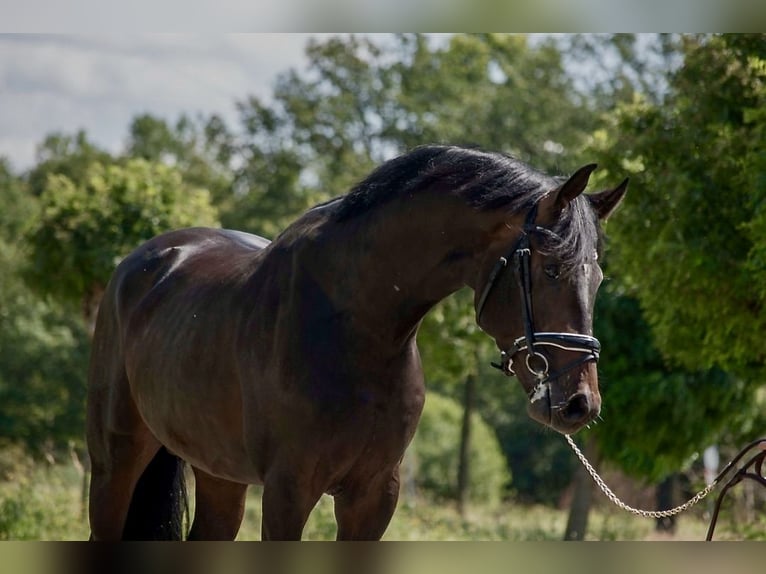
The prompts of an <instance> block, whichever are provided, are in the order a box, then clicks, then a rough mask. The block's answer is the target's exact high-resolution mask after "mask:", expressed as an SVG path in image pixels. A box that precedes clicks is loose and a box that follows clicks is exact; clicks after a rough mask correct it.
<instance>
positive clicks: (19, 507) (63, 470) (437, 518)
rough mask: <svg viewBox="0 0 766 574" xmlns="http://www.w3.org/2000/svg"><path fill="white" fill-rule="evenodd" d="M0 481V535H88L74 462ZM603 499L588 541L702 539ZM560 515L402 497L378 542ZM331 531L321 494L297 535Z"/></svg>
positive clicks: (496, 534)
mask: <svg viewBox="0 0 766 574" xmlns="http://www.w3.org/2000/svg"><path fill="white" fill-rule="evenodd" d="M5 478H6V481H5V482H2V483H0V540H84V539H87V537H88V526H87V522H86V520H85V519H84V517H83V514H82V511H83V508H82V503H81V488H82V478H81V474H80V473H79V472H78V470H77V469H76V468H75V467H74V466H73V465H71V464H69V465H64V464H59V465H52V466H51V465H47V466H42V465H40V464H37V465H34V466H30V465H19V468H18V469H16V470H15V471H14V472H13V473H6V477H5ZM259 494H260V491H259V488H258V487H252V488H251V489H250V493H249V499H248V504H247V509H246V512H245V519H244V522H243V524H242V529H241V530H240V534H239V540H258V539H259V536H260V500H259ZM599 496H600V495H599ZM606 504H607V503H606V501H605V500H603V499H599V500H598V503H597V505H596V506H597V508H595V509H594V510H593V511H592V512H591V516H590V522H589V528H588V533H587V537H586V539H587V540H609V541H613V540H657V539H662V540H704V538H705V534H706V532H707V519H706V518H705V517H704V516H703V515H702V513H701V512H702V511H701V510H695V511H694V512H689V513H687V514H685V515H683V516H682V517H681V518H680V520H679V522H678V528H677V532H676V533H675V534H674V535H673V536H670V535H661V534H658V533H656V532H655V531H654V522H653V521H652V520H648V519H643V518H639V517H635V516H632V515H629V514H626V513H622V512H619V511H618V510H616V509H612V508H608V507H607V506H606ZM701 506H704V503H703V505H701ZM566 520H567V510H566V509H561V510H560V509H554V508H549V507H544V506H525V505H520V504H514V503H511V502H504V503H502V504H498V505H494V506H492V507H483V506H474V507H471V508H470V510H469V512H468V513H467V516H466V517H465V518H461V517H460V516H459V514H458V513H457V511H456V510H455V507H454V504H453V503H451V502H443V503H437V502H434V501H429V500H427V499H425V498H421V497H417V498H410V499H407V498H403V499H402V500H401V501H400V505H399V508H398V509H397V512H396V514H395V515H394V519H393V520H392V522H391V525H390V527H389V529H388V531H387V532H386V535H385V537H384V539H385V540H402V541H412V540H431V541H445V540H472V541H477V540H506V541H546V540H560V539H561V537H562V535H563V532H564V527H565V524H566ZM334 535H335V523H334V518H333V510H332V499H331V498H330V497H328V496H325V497H323V498H322V499H321V500H320V502H319V504H318V505H317V507H316V508H315V510H314V512H313V513H312V515H311V518H310V519H309V522H308V524H307V526H306V529H305V532H304V539H307V540H332V539H333V538H334ZM715 538H716V540H741V539H760V540H764V539H766V517H764V516H760V517H758V516H755V517H753V516H749V517H747V521H745V520H743V519H742V517H741V516H740V515H738V513H737V512H736V511H735V510H732V509H729V508H726V507H725V508H724V511H723V512H722V517H721V519H720V520H719V525H718V527H717V529H716V536H715Z"/></svg>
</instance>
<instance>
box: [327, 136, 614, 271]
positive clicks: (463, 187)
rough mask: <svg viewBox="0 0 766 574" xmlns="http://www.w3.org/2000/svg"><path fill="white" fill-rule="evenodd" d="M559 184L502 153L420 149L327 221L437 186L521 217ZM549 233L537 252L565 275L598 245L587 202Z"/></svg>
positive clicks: (390, 164) (375, 175)
mask: <svg viewBox="0 0 766 574" xmlns="http://www.w3.org/2000/svg"><path fill="white" fill-rule="evenodd" d="M562 182H563V181H562V179H560V178H555V177H551V176H548V175H545V174H543V173H541V172H539V171H537V170H535V169H533V168H532V167H530V166H529V165H527V164H525V163H524V162H522V161H520V160H517V159H515V158H513V157H511V156H508V155H506V154H503V153H499V152H489V151H483V150H480V149H474V148H464V147H457V146H439V145H429V146H421V147H417V148H415V149H414V150H412V151H411V152H409V153H406V154H404V155H401V156H399V157H396V158H394V159H392V160H389V161H387V162H385V163H383V164H382V165H380V166H379V167H378V168H377V169H375V170H374V171H373V172H372V173H371V174H370V175H369V176H368V177H367V178H365V179H364V180H363V181H361V182H360V183H359V184H357V185H356V186H355V187H354V188H353V189H352V190H351V191H350V192H349V193H348V194H347V195H345V196H343V197H342V198H341V200H340V202H339V203H338V204H337V208H336V209H335V210H334V214H333V218H334V219H335V221H339V222H340V221H346V220H349V219H352V218H354V217H358V216H360V215H362V214H364V213H368V212H371V211H373V210H375V209H376V208H378V207H381V206H382V205H384V204H387V203H389V202H390V201H392V200H394V199H396V198H399V197H406V196H408V195H413V194H415V193H418V192H419V191H421V190H426V189H432V188H434V187H435V186H436V185H437V184H440V183H441V184H442V185H443V186H444V187H445V188H448V189H450V190H452V193H453V194H455V195H457V196H458V197H460V198H462V199H463V200H464V201H465V202H466V204H468V205H469V206H471V207H472V208H474V209H477V210H479V211H490V210H496V209H503V210H506V211H508V212H510V213H522V212H525V211H528V210H529V209H531V208H532V206H533V205H535V204H536V203H537V202H538V201H539V200H540V199H541V198H542V197H543V196H544V195H545V194H546V193H548V192H549V191H551V190H552V189H555V188H557V187H558V186H559V185H561V183H562ZM551 231H552V232H553V233H554V234H555V236H553V237H552V236H550V234H544V235H545V237H544V241H543V242H542V245H539V246H538V249H541V250H543V251H545V252H546V253H548V254H550V255H553V256H556V257H557V258H559V259H560V260H561V262H562V264H563V265H564V267H565V271H566V270H571V269H573V268H574V267H575V266H577V265H580V264H582V263H585V262H588V261H593V258H594V254H595V253H596V252H597V250H598V249H599V247H600V243H601V240H600V231H599V226H598V223H597V219H596V216H595V214H594V213H593V210H592V209H591V207H590V203H589V202H588V200H587V198H585V197H583V196H582V195H581V196H579V197H577V198H576V199H575V200H574V201H573V202H572V203H571V204H570V205H569V206H568V208H567V209H565V210H564V212H563V213H562V214H561V217H560V218H559V221H558V222H557V223H556V224H555V225H554V226H553V227H552V228H551Z"/></svg>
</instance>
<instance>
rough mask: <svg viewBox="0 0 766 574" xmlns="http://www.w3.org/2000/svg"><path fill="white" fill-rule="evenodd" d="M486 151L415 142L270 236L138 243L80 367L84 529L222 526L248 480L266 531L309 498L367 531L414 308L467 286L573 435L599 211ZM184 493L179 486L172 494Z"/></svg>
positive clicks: (409, 422)
mask: <svg viewBox="0 0 766 574" xmlns="http://www.w3.org/2000/svg"><path fill="white" fill-rule="evenodd" d="M594 168H595V165H588V166H585V167H583V168H581V169H580V170H578V171H577V172H575V173H574V175H572V176H571V177H570V178H569V179H566V180H565V179H556V178H552V177H549V176H546V175H544V174H542V173H539V172H538V171H535V170H533V169H532V168H530V167H528V166H527V165H525V164H523V163H521V162H519V161H517V160H514V159H512V158H510V157H508V156H505V155H503V154H499V153H491V152H485V151H480V150H475V149H465V148H459V147H448V146H425V147H421V148H416V149H415V150H413V151H411V152H410V153H408V154H405V155H403V156H400V157H398V158H396V159H393V160H391V161H388V162H386V163H384V164H382V165H381V166H380V167H379V168H378V169H376V170H375V171H374V172H373V173H372V174H370V175H369V177H368V178H367V179H365V180H364V181H362V182H361V183H359V184H358V185H357V186H356V187H355V188H354V189H352V190H351V191H350V192H349V193H348V194H347V195H345V196H342V197H339V198H337V199H335V200H332V201H329V202H327V203H324V204H322V205H319V206H317V207H315V208H313V209H311V210H309V211H307V212H306V213H305V214H304V215H303V216H302V217H300V218H299V219H298V220H297V221H296V222H295V223H293V224H292V225H291V226H289V227H288V228H287V229H286V230H285V231H284V232H283V233H282V234H281V235H280V236H279V237H278V238H277V239H276V240H275V241H274V242H273V243H269V241H267V240H265V239H262V238H260V237H257V236H253V235H248V234H246V233H240V232H236V231H227V230H221V229H202V228H195V229H183V230H179V231H173V232H170V233H167V234H164V235H161V236H158V237H155V238H154V239H152V240H150V241H148V242H147V243H145V244H144V245H142V246H141V247H139V248H138V249H137V250H136V251H134V252H133V253H131V254H130V255H129V256H128V257H127V258H126V259H125V260H124V261H122V263H121V264H120V265H119V266H118V268H117V270H116V271H115V273H114V275H113V277H112V278H111V281H110V282H109V286H108V288H107V290H106V293H105V295H104V298H103V301H102V303H101V307H100V310H99V314H98V320H97V324H96V330H95V336H94V341H93V350H92V357H91V365H90V373H89V383H88V416H87V439H88V446H89V451H90V457H91V461H92V480H91V490H90V525H91V537H92V539H95V540H115V539H155V538H177V537H180V536H181V532H180V528H179V524H180V522H179V514H178V512H179V511H180V508H181V503H182V502H185V494H184V495H183V496H182V488H181V487H182V481H183V474H182V472H181V470H182V468H183V464H184V462H185V463H188V464H189V465H191V467H192V469H193V471H194V475H195V485H196V487H195V506H196V508H195V513H194V518H193V521H192V525H191V530H190V532H189V535H188V538H189V539H233V538H235V536H236V534H237V532H238V529H239V526H240V523H241V520H242V516H243V512H244V502H245V492H246V489H247V485H248V484H262V485H263V499H262V504H263V523H262V536H263V538H264V539H300V537H301V533H302V530H303V527H304V524H305V522H306V519H307V517H308V515H309V513H310V512H311V510H312V508H313V507H314V505H315V504H316V502H317V501H318V499H319V498H320V496H321V495H322V494H323V493H329V494H331V495H333V496H334V499H335V515H336V519H337V525H338V531H337V537H338V539H379V538H380V537H381V536H382V535H383V533H384V531H385V529H386V527H387V526H388V523H389V521H390V519H391V517H392V515H393V512H394V509H395V507H396V503H397V498H398V494H399V463H400V461H401V459H402V455H403V453H404V451H405V448H406V447H407V445H408V444H409V442H410V439H411V438H412V436H413V433H414V432H415V427H416V425H417V424H418V419H419V417H420V413H421V409H422V407H423V400H424V392H425V387H424V381H423V372H422V369H421V364H420V358H419V355H418V349H417V346H416V334H417V331H418V326H419V324H420V322H421V320H422V319H423V316H424V315H425V314H426V313H427V312H428V311H429V309H431V308H432V307H433V306H434V305H435V304H436V303H437V302H439V301H440V300H442V299H444V298H445V297H447V296H448V295H450V294H451V293H453V292H455V291H456V290H458V289H459V288H461V287H462V286H464V285H468V286H470V287H471V288H472V289H473V290H474V292H475V293H476V297H475V309H476V315H477V322H478V324H479V325H480V327H481V328H482V329H483V330H484V331H485V332H487V333H488V334H489V335H491V336H492V337H493V338H494V339H495V341H496V342H497V345H498V347H499V349H500V350H502V351H503V355H502V362H501V365H500V367H501V368H502V369H503V370H504V371H505V372H506V374H516V375H517V377H518V378H519V380H520V382H521V385H522V386H523V387H524V389H525V391H526V392H527V393H528V395H529V398H530V402H529V413H530V415H531V416H532V417H533V418H534V419H536V420H538V421H540V422H541V423H543V424H546V425H549V426H551V427H552V428H554V429H556V430H558V431H560V432H562V433H572V432H575V431H576V430H578V429H579V428H580V427H582V426H583V425H585V424H587V423H588V422H589V421H590V420H592V419H593V418H594V417H595V416H596V415H597V414H598V412H599V409H600V403H601V399H600V395H599V391H598V379H597V373H596V365H595V361H596V359H597V358H598V350H599V347H598V341H597V340H596V339H595V338H594V337H593V336H592V313H593V304H594V298H595V294H596V290H597V289H598V285H599V283H600V281H601V278H602V275H601V270H600V269H599V266H598V263H597V253H598V249H599V244H600V226H599V219H604V218H606V217H607V216H608V215H609V214H610V213H611V212H612V210H613V209H614V208H615V207H616V206H617V204H618V203H619V201H620V200H621V198H622V196H623V194H624V192H625V187H626V183H627V181H626V182H623V183H622V184H621V185H619V186H618V187H616V188H615V189H611V190H607V191H603V192H600V193H595V194H588V195H585V194H583V193H582V192H583V191H584V189H585V187H586V185H587V182H588V178H589V176H590V173H591V172H592V171H593V169H594ZM183 492H184V493H185V491H183Z"/></svg>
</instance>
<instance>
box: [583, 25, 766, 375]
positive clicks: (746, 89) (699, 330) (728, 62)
mask: <svg viewBox="0 0 766 574" xmlns="http://www.w3.org/2000/svg"><path fill="white" fill-rule="evenodd" d="M684 55H685V59H684V64H683V66H682V67H681V68H680V69H679V71H678V72H677V73H676V74H675V75H674V76H673V77H672V78H671V81H670V92H669V93H668V95H667V97H666V99H665V101H664V102H663V103H662V105H653V104H651V103H648V102H646V101H644V100H642V99H641V98H636V99H635V100H634V101H633V102H631V103H629V104H626V105H624V106H622V107H621V108H620V109H619V111H618V113H617V114H616V115H615V116H614V125H613V126H612V127H611V128H610V129H609V130H608V131H603V132H599V133H597V134H596V136H595V141H594V147H595V148H596V149H597V150H598V153H599V155H600V157H601V160H602V165H604V166H605V167H606V168H607V171H608V172H610V173H616V172H618V171H628V172H632V173H633V174H634V176H635V177H634V182H635V183H636V184H637V185H636V187H639V189H637V190H636V192H634V193H633V194H632V196H631V201H629V202H627V203H626V205H625V208H624V210H623V212H622V213H620V216H619V217H620V224H619V225H615V226H614V229H613V230H612V235H613V240H614V241H613V247H614V250H615V253H614V254H613V258H612V263H613V265H614V270H615V272H617V273H619V274H620V275H621V276H622V277H623V279H624V281H625V282H626V284H627V285H628V287H629V288H630V289H632V290H633V292H635V293H636V295H637V296H638V298H639V300H640V302H641V305H642V308H643V310H644V311H645V313H646V316H647V319H648V321H649V323H650V325H651V327H652V330H653V334H654V337H655V338H656V341H657V344H658V348H660V349H662V351H663V353H664V354H665V355H666V356H667V357H669V358H672V359H673V360H675V361H678V362H680V363H682V364H683V365H686V366H688V367H690V368H692V369H695V368H699V367H712V366H714V365H718V366H720V367H722V368H725V369H727V370H733V371H735V372H737V373H739V374H740V375H741V376H743V377H744V378H746V379H750V380H753V379H754V378H755V377H760V376H762V375H763V373H762V371H763V367H764V366H766V354H765V351H764V347H763V344H762V340H763V336H764V332H766V313H764V302H765V301H766V299H765V296H766V287H765V286H766V281H764V279H766V277H765V276H764V269H766V266H764V264H763V262H764V260H766V259H764V253H766V233H764V231H766V210H764V208H763V205H764V202H763V199H764V197H766V185H764V180H765V178H766V176H765V175H764V174H766V161H765V160H764V156H763V147H762V141H763V135H764V126H766V114H764V112H763V109H764V104H765V103H766V83H764V78H765V77H766V37H764V36H763V35H757V36H752V35H743V36H725V35H724V36H703V37H697V36H693V37H686V38H685V44H684ZM700 85H704V86H705V89H704V90H701V89H700Z"/></svg>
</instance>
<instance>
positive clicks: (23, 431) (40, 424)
mask: <svg viewBox="0 0 766 574" xmlns="http://www.w3.org/2000/svg"><path fill="white" fill-rule="evenodd" d="M37 203H38V201H37V199H36V198H35V197H34V195H33V194H32V193H31V192H30V189H29V186H28V185H27V184H26V182H25V181H24V180H23V179H22V178H21V177H18V176H16V175H15V174H13V173H12V172H11V170H10V168H9V167H8V165H7V163H6V162H4V161H3V160H0V206H2V209H0V404H2V409H0V437H2V439H0V446H3V447H4V446H6V445H5V444H2V443H4V442H15V443H21V444H23V445H25V446H26V447H27V448H29V449H30V450H31V451H32V452H34V453H38V454H39V453H41V452H42V451H46V452H50V450H51V449H57V448H62V447H66V446H67V445H68V444H69V442H70V441H72V442H74V443H75V444H77V443H80V442H81V440H82V439H81V435H82V421H83V419H84V394H85V391H84V385H83V384H82V381H83V380H84V373H85V363H86V356H87V337H86V336H85V330H84V329H83V328H82V325H81V324H80V323H78V322H77V321H76V320H74V319H73V318H72V314H71V313H68V312H67V311H66V309H63V308H62V307H61V306H60V305H57V304H56V303H53V302H46V301H42V300H40V299H39V298H37V297H35V296H34V295H33V294H32V293H30V292H29V290H28V289H27V288H26V286H25V285H24V283H23V281H22V278H21V276H20V273H19V271H20V269H21V268H22V267H23V264H24V259H23V256H24V251H23V248H22V245H21V244H20V242H19V237H20V236H22V235H23V233H24V231H25V230H26V229H27V227H28V226H29V225H30V222H31V221H32V220H33V218H34V216H35V214H36V213H37V209H38V208H37Z"/></svg>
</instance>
